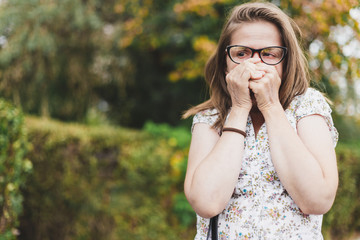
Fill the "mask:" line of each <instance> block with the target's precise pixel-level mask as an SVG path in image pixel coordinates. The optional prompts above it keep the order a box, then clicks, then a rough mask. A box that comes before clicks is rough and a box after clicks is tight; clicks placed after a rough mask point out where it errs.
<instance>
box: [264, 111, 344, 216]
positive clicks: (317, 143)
mask: <svg viewBox="0 0 360 240" xmlns="http://www.w3.org/2000/svg"><path fill="white" fill-rule="evenodd" d="M263 114H264V118H265V122H266V127H267V130H268V134H269V141H270V152H271V157H272V161H273V163H274V166H275V169H276V172H277V174H278V176H279V178H280V181H281V182H282V184H283V185H284V187H285V189H286V190H287V192H288V193H289V194H290V196H291V197H292V198H293V200H294V201H295V203H296V204H297V205H298V206H299V208H300V209H301V210H302V211H303V212H304V213H306V214H324V213H326V212H327V211H328V210H329V209H330V208H331V206H332V204H333V202H334V199H335V194H336V190H337V185H338V171H337V164H336V155H335V150H334V147H333V141H332V137H331V134H330V132H329V128H328V126H327V124H326V122H325V119H324V118H323V117H322V116H319V115H310V116H307V117H305V118H302V119H301V120H300V121H299V122H298V126H297V129H298V131H297V134H296V132H295V131H294V129H293V128H292V127H291V126H290V124H289V122H288V120H287V118H286V116H285V113H284V110H283V109H282V107H281V105H279V106H277V107H273V108H271V109H269V110H267V111H265V112H263Z"/></svg>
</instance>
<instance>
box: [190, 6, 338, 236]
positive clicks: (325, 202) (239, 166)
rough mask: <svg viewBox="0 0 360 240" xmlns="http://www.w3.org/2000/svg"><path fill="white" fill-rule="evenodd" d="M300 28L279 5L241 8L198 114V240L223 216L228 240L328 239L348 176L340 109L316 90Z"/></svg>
mask: <svg viewBox="0 0 360 240" xmlns="http://www.w3.org/2000/svg"><path fill="white" fill-rule="evenodd" d="M299 33H300V30H299V28H298V27H297V26H296V24H295V23H294V22H293V21H292V20H291V19H290V18H289V17H288V16H287V15H286V14H284V13H283V12H282V11H281V10H280V9H279V8H277V7H276V6H275V5H273V4H270V3H248V4H243V5H240V6H237V7H235V8H234V9H233V11H232V13H231V14H230V16H229V19H228V21H227V23H226V24H225V26H224V28H223V31H222V34H221V37H220V40H219V43H218V48H217V50H216V52H215V54H214V55H213V56H212V57H211V58H210V59H209V61H208V63H207V66H206V69H205V78H206V80H207V82H208V84H209V86H210V93H211V97H210V99H209V100H208V101H206V102H204V103H202V104H200V105H198V106H195V107H193V108H191V109H190V110H188V111H187V112H186V113H185V115H184V117H188V116H190V115H195V117H194V120H193V127H192V140H191V146H190V151H189V160H188V167H187V173H186V178H185V184H184V188H185V195H186V197H187V199H188V201H189V203H190V204H191V206H192V207H193V209H194V210H195V212H196V213H197V235H196V237H195V239H206V237H207V233H208V228H209V218H211V217H213V216H216V215H218V214H219V220H218V221H219V222H218V235H219V239H231V240H232V239H261V240H265V239H270V240H274V239H286V240H288V239H306V240H308V239H323V237H322V235H321V223H322V215H323V214H324V213H326V212H327V211H328V210H329V209H330V208H331V206H332V204H333V201H334V198H335V194H336V190H337V185H338V172H337V165H336V155H335V151H334V147H335V145H336V143H337V131H336V129H335V128H334V126H333V122H332V118H331V115H330V113H331V110H330V107H329V105H328V104H327V103H326V100H325V98H324V97H323V96H322V94H320V93H319V92H318V91H316V90H314V89H311V88H308V86H309V83H308V82H309V79H308V75H307V63H306V59H305V57H304V55H303V53H302V51H301V48H300V47H299V44H298V41H297V34H299Z"/></svg>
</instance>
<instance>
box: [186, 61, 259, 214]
mask: <svg viewBox="0 0 360 240" xmlns="http://www.w3.org/2000/svg"><path fill="white" fill-rule="evenodd" d="M259 62H260V59H259V58H256V59H255V58H252V59H249V60H247V61H245V62H243V63H242V64H239V65H238V66H236V67H235V68H233V69H231V70H230V71H229V72H228V74H227V75H226V83H227V89H228V91H229V94H230V97H231V102H232V108H231V112H230V114H229V117H228V119H227V121H226V123H225V126H224V127H233V128H238V129H240V130H243V131H245V128H246V122H247V118H248V115H249V112H250V109H251V107H252V101H251V98H250V90H249V79H250V78H252V79H260V78H261V77H263V75H264V72H263V71H257V70H255V64H256V63H259ZM243 151H244V136H242V135H241V134H239V133H236V132H228V131H227V132H224V133H223V134H222V136H221V137H219V136H218V134H217V132H216V130H214V129H212V128H211V127H210V126H209V125H206V124H196V125H195V126H194V130H193V134H192V140H191V145H190V151H189V160H188V168H187V171H186V178H185V184H184V189H185V195H186V197H187V199H188V201H189V203H190V204H191V206H192V207H193V208H194V210H195V212H197V213H198V214H199V215H200V216H202V217H205V218H210V217H212V216H215V215H217V214H218V213H220V212H221V211H222V210H223V209H224V208H225V207H226V205H227V204H228V202H229V200H230V198H231V195H232V193H233V191H234V187H235V185H236V182H237V180H238V177H239V173H240V170H241V161H242V156H243Z"/></svg>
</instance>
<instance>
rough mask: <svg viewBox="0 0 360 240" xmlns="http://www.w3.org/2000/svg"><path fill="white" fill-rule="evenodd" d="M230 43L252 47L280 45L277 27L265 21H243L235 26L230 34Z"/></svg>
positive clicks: (280, 40) (280, 39)
mask: <svg viewBox="0 0 360 240" xmlns="http://www.w3.org/2000/svg"><path fill="white" fill-rule="evenodd" d="M230 44H231V45H244V46H248V47H252V48H263V47H268V46H281V45H282V38H281V34H280V31H279V29H278V28H277V26H276V25H275V24H273V23H270V22H267V21H256V22H244V23H240V24H238V25H237V26H236V30H235V31H234V32H233V34H232V35H231V42H230Z"/></svg>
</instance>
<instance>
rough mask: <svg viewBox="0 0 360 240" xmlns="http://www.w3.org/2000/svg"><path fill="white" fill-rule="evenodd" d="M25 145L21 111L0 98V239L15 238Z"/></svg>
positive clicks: (26, 163) (25, 166)
mask: <svg viewBox="0 0 360 240" xmlns="http://www.w3.org/2000/svg"><path fill="white" fill-rule="evenodd" d="M28 149H29V143H28V141H27V137H26V131H25V128H24V124H23V115H22V113H21V112H20V111H19V110H18V109H16V108H15V107H14V106H13V105H11V104H9V103H7V102H5V101H4V100H0V239H1V240H12V239H16V236H17V235H18V234H19V231H18V229H17V228H18V226H19V216H20V214H21V212H22V203H23V196H22V194H21V191H20V189H21V188H22V187H24V184H25V180H26V177H27V175H28V174H29V173H30V172H31V170H32V163H31V162H30V161H29V160H28V159H26V158H25V154H26V153H27V151H28Z"/></svg>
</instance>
